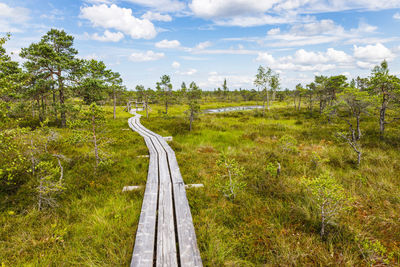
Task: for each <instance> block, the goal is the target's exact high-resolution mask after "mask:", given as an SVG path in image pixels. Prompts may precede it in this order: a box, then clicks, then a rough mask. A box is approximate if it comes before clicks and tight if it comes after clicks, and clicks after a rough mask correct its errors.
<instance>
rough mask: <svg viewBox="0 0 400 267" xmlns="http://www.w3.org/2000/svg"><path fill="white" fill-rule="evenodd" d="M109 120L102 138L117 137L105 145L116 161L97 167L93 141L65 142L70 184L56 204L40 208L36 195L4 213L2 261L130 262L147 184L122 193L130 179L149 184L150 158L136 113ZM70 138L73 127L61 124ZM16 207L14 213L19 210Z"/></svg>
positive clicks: (63, 135) (0, 239)
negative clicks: (133, 119) (133, 122)
mask: <svg viewBox="0 0 400 267" xmlns="http://www.w3.org/2000/svg"><path fill="white" fill-rule="evenodd" d="M111 110H112V109H111V108H107V114H108V120H107V123H106V125H105V126H104V129H105V130H104V132H103V133H100V136H101V137H102V138H108V139H110V140H112V142H111V143H110V144H109V145H108V146H107V147H105V148H104V149H103V150H105V151H106V152H109V153H112V160H113V162H114V163H113V164H112V166H110V167H109V168H108V169H100V170H98V171H97V172H96V173H95V172H94V156H93V152H92V147H91V144H90V143H89V144H84V145H77V146H71V145H68V144H66V143H63V142H60V143H59V144H58V147H57V149H58V151H60V153H63V154H64V155H65V156H66V157H67V158H69V161H67V162H65V163H64V167H65V170H66V172H65V181H64V184H65V185H66V187H67V189H66V190H65V192H64V193H63V194H62V196H61V198H60V199H59V202H58V204H59V206H58V208H56V209H53V210H44V211H42V212H38V211H37V210H36V207H35V206H34V205H35V200H34V199H30V201H31V202H30V203H29V202H28V204H27V205H26V206H25V208H24V209H20V210H16V209H15V207H14V206H13V205H11V204H10V205H9V207H8V208H6V209H5V210H3V211H2V212H1V214H0V229H1V230H0V262H1V263H3V264H5V266H21V265H24V264H28V265H32V266H53V265H56V266H58V265H63V266H124V265H125V266H126V265H128V264H129V262H130V257H131V253H132V249H133V244H134V239H135V232H136V228H137V224H138V220H139V215H140V209H141V203H142V199H143V190H142V191H140V192H129V193H122V188H123V186H125V185H140V184H145V181H146V177H147V165H148V162H147V161H148V159H146V158H137V156H138V155H141V154H143V153H147V149H146V146H145V144H144V142H143V140H142V138H141V137H140V136H138V135H137V134H135V133H133V132H132V131H131V130H130V129H129V127H128V124H127V119H128V118H129V117H130V116H131V115H129V114H127V113H126V112H123V111H122V108H120V109H119V110H118V119H117V120H115V121H114V120H112V116H111V114H112V113H111ZM57 131H58V132H59V133H60V135H61V138H60V139H63V140H65V139H66V138H67V137H68V136H69V135H70V134H71V133H70V130H68V129H62V130H59V129H58V130H57ZM13 213H14V214H13Z"/></svg>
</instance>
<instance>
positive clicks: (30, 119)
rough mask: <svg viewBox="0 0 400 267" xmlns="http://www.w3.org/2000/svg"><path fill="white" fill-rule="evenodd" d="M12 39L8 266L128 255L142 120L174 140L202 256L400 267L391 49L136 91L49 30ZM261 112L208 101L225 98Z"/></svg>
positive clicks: (1, 204)
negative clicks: (352, 67)
mask: <svg viewBox="0 0 400 267" xmlns="http://www.w3.org/2000/svg"><path fill="white" fill-rule="evenodd" d="M9 38H10V36H4V37H3V38H1V40H0V98H1V102H0V263H1V264H2V266H21V265H24V264H27V265H29V266H30V265H33V266H47V265H67V266H75V265H90V266H126V265H128V264H129V262H130V257H131V253H132V249H133V244H134V239H135V232H136V228H137V224H138V221H139V215H140V208H141V204H142V199H143V193H144V189H142V190H140V191H137V192H124V193H122V192H121V191H122V188H123V187H124V186H126V185H144V184H145V182H146V177H147V167H148V159H147V158H146V157H142V155H146V154H147V153H148V151H147V148H146V146H145V143H144V141H143V140H142V139H141V138H140V136H139V135H138V134H136V133H133V132H131V131H130V130H129V128H128V125H127V119H128V118H129V117H130V116H131V115H130V114H129V113H127V112H126V111H124V110H123V109H124V107H125V105H126V103H127V102H128V101H129V100H133V99H136V100H138V101H142V102H143V107H144V110H143V111H141V112H142V113H143V115H145V116H143V117H142V123H143V124H144V125H145V126H146V127H148V128H149V129H151V130H153V131H155V132H157V133H159V134H161V135H163V136H169V135H172V136H173V137H174V139H173V141H172V142H171V146H172V148H173V149H174V151H175V152H176V155H177V159H178V163H179V165H180V168H181V172H182V176H183V178H184V180H185V183H187V184H191V183H203V184H204V185H205V187H204V188H200V189H188V191H187V193H188V200H189V203H190V206H191V211H192V215H193V220H194V226H195V230H196V234H197V239H198V244H199V248H200V252H201V256H202V259H203V263H204V265H205V266H260V265H261V266H262V265H284V266H287V265H300V266H303V265H304V266H309V265H322V266H328V265H349V266H351V265H377V266H382V265H400V221H399V218H400V217H399V211H400V152H399V151H400V150H399V148H400V128H399V126H400V122H399V120H398V119H399V118H400V80H399V78H398V77H396V76H394V75H392V74H391V73H390V71H389V66H388V63H387V62H386V61H383V62H382V63H381V64H380V65H378V66H376V67H375V68H374V69H372V71H371V74H370V75H369V76H368V77H364V78H361V77H357V78H355V79H353V80H348V79H347V78H346V77H345V76H343V75H338V76H331V77H326V76H316V77H315V81H314V82H312V83H310V84H307V85H301V84H298V85H297V86H296V88H293V90H288V89H285V90H283V89H282V88H280V83H279V75H278V74H277V73H275V72H274V71H273V70H271V69H270V68H268V67H262V66H260V68H259V69H258V70H257V71H256V73H255V81H254V86H255V88H256V89H240V90H229V88H228V84H229V81H226V80H225V81H224V83H223V84H222V85H221V88H218V89H215V90H214V91H203V90H201V89H200V88H199V87H198V86H197V85H196V83H195V82H191V83H190V84H189V87H187V86H186V84H185V83H182V86H181V88H175V90H173V88H172V84H171V77H169V76H168V75H164V76H163V77H161V78H160V82H157V84H156V85H155V89H154V90H153V89H151V88H148V89H146V88H145V87H143V86H141V85H138V86H137V87H136V90H127V89H126V87H125V86H124V85H123V81H122V79H121V77H120V75H119V73H117V72H113V71H112V70H111V69H109V68H107V66H106V65H105V64H104V63H103V62H101V61H96V60H83V59H80V58H79V54H78V51H77V50H76V49H75V48H74V46H73V37H72V36H70V35H68V34H67V33H65V32H64V31H60V30H55V29H53V30H50V31H49V32H48V33H47V34H45V35H44V36H43V37H42V38H41V40H38V42H37V43H33V44H31V45H30V46H29V47H27V48H24V49H22V52H21V54H20V56H21V57H22V58H23V59H24V63H23V64H21V65H19V64H18V63H17V62H14V61H12V60H11V58H10V57H9V56H8V55H7V53H6V51H5V49H4V44H5V43H6V42H7V40H8V39H9ZM238 105H240V106H248V105H262V107H261V108H258V109H255V110H251V111H238V112H227V113H218V114H203V113H202V110H204V109H207V108H216V107H229V106H238Z"/></svg>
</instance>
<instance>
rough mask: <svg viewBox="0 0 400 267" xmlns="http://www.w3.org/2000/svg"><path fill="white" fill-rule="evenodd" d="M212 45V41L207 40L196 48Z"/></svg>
mask: <svg viewBox="0 0 400 267" xmlns="http://www.w3.org/2000/svg"><path fill="white" fill-rule="evenodd" d="M211 45H212V43H211V42H210V41H206V42H201V43H198V44H197V45H196V48H197V49H206V48H207V47H210V46H211Z"/></svg>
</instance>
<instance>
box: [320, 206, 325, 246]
mask: <svg viewBox="0 0 400 267" xmlns="http://www.w3.org/2000/svg"><path fill="white" fill-rule="evenodd" d="M324 236H325V210H324V206H322V207H321V238H322V239H323V238H324Z"/></svg>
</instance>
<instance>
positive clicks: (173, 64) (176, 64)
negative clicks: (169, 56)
mask: <svg viewBox="0 0 400 267" xmlns="http://www.w3.org/2000/svg"><path fill="white" fill-rule="evenodd" d="M171 66H172V67H173V68H174V69H179V67H180V66H181V64H180V63H179V62H177V61H174V62H172V64H171Z"/></svg>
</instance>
